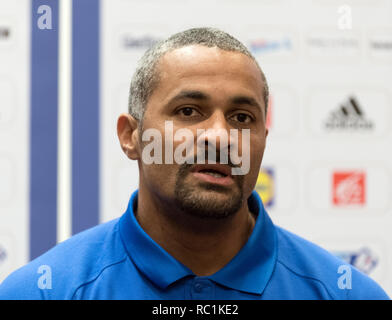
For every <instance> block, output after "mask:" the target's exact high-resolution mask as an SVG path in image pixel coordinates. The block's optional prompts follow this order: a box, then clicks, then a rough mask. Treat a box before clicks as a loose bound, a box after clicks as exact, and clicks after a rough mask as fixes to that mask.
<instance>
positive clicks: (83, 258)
mask: <svg viewBox="0 0 392 320" xmlns="http://www.w3.org/2000/svg"><path fill="white" fill-rule="evenodd" d="M137 195H138V193H137V191H135V192H134V193H133V194H132V196H131V199H130V201H129V204H128V208H127V211H126V212H125V213H124V214H123V216H122V217H121V218H118V219H115V220H112V221H110V222H107V223H104V224H101V225H99V226H96V227H94V228H91V229H89V230H87V231H84V232H82V233H80V234H78V235H75V236H73V237H72V238H70V239H68V240H66V241H64V242H62V243H60V244H58V245H57V246H55V247H54V248H52V249H51V250H49V251H48V252H46V253H45V254H43V255H42V256H40V257H38V258H37V259H35V260H33V261H31V262H30V263H29V264H27V265H26V266H24V267H22V268H20V269H18V270H17V271H15V272H13V273H12V274H11V275H10V276H9V277H8V278H6V279H5V280H4V281H3V283H2V284H1V285H0V299H146V300H147V299H198V300H199V299H211V300H212V299H223V300H226V299H255V300H262V299H389V298H388V296H387V295H386V293H385V292H384V291H383V290H382V289H381V288H380V287H379V286H378V285H377V284H376V283H375V282H374V281H373V280H371V279H370V278H369V277H367V276H366V275H364V274H362V273H361V272H359V271H358V270H357V269H355V268H354V267H349V266H347V265H346V263H345V262H343V261H342V260H339V259H338V258H337V257H335V256H333V255H331V254H330V253H328V252H327V251H325V250H323V249H321V248H320V247H318V246H316V245H315V244H312V243H310V242H308V241H306V240H304V239H302V238H300V237H298V236H296V235H294V234H292V233H290V232H288V231H286V230H284V229H282V228H280V227H277V226H275V225H274V224H273V223H272V221H271V219H270V217H269V216H268V214H267V212H266V211H265V209H264V207H263V204H262V202H261V199H260V197H259V196H258V194H257V193H256V192H253V193H252V195H251V197H250V198H249V199H248V205H249V208H250V210H251V211H252V212H254V213H255V214H256V215H257V219H256V224H255V227H254V229H253V231H252V234H251V236H250V237H249V239H248V241H247V243H246V244H245V245H244V247H243V248H242V249H241V250H240V252H238V254H237V255H236V256H235V257H234V258H233V259H232V260H231V261H230V262H229V263H228V264H227V265H226V266H225V267H223V268H222V269H221V270H219V271H218V272H216V273H215V274H213V275H211V276H202V277H199V276H196V275H195V274H194V273H193V272H192V271H191V270H190V269H189V268H187V267H186V266H184V265H183V264H182V263H180V262H179V261H177V260H176V259H175V258H173V257H172V256H171V255H170V254H169V253H167V252H166V251H165V250H164V249H163V248H162V247H160V246H159V245H158V244H157V243H156V242H155V241H154V240H152V239H151V238H150V236H149V235H148V234H147V233H145V232H144V230H143V229H142V228H141V227H140V225H139V224H138V222H137V220H136V218H135V216H134V208H136V206H137ZM342 265H343V266H345V267H344V268H343V270H345V273H346V274H345V273H344V272H343V273H342V272H341V270H342V269H340V272H339V268H340V267H341V266H342ZM342 276H344V277H345V279H343V281H342V278H340V277H342Z"/></svg>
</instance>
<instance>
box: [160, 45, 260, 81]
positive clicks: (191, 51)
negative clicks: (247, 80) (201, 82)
mask: <svg viewBox="0 0 392 320" xmlns="http://www.w3.org/2000/svg"><path fill="white" fill-rule="evenodd" d="M157 72H158V73H160V75H161V76H163V77H165V76H168V77H176V76H179V77H182V76H192V75H196V74H200V75H202V74H204V73H206V74H211V75H214V74H216V75H217V74H223V73H226V74H232V75H237V76H238V75H244V76H249V77H252V78H254V79H255V80H256V81H260V84H262V83H263V79H262V77H261V72H260V70H259V69H258V67H257V65H256V62H255V61H253V59H252V58H250V57H248V56H247V55H245V54H243V53H241V52H237V51H227V50H223V49H220V48H218V47H207V46H203V45H189V46H185V47H181V48H177V49H174V50H171V51H169V52H167V53H166V54H164V55H163V56H162V57H161V59H160V61H159V63H158V66H157Z"/></svg>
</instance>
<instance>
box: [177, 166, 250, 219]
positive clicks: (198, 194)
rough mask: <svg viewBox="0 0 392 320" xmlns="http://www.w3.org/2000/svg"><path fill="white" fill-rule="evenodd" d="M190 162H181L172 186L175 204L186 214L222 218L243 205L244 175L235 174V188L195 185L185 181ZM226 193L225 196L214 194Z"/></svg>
mask: <svg viewBox="0 0 392 320" xmlns="http://www.w3.org/2000/svg"><path fill="white" fill-rule="evenodd" d="M191 167H192V165H191V164H186V163H185V164H182V165H181V166H180V169H179V171H178V172H177V175H176V182H175V188H174V195H175V202H176V205H177V206H178V207H179V208H180V209H181V211H183V212H184V213H186V214H189V215H192V216H194V217H198V218H203V219H215V220H216V219H224V218H227V217H230V216H232V215H233V214H235V213H236V212H238V210H239V209H240V208H241V207H242V205H243V181H244V176H235V178H234V182H235V188H234V190H233V187H226V186H221V185H214V184H211V183H204V182H200V183H198V184H197V185H196V186H193V185H190V184H189V183H187V182H186V178H187V176H188V175H189V174H191V172H190V169H191ZM219 193H220V194H226V195H227V196H226V197H219V196H215V197H214V195H217V194H219Z"/></svg>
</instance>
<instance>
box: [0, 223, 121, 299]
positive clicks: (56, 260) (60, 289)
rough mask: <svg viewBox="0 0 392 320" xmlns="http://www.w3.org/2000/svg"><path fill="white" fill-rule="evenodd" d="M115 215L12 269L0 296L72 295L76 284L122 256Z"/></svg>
mask: <svg viewBox="0 0 392 320" xmlns="http://www.w3.org/2000/svg"><path fill="white" fill-rule="evenodd" d="M118 220H119V219H115V220H112V221H109V222H106V223H103V224H100V225H98V226H95V227H93V228H90V229H88V230H85V231H83V232H81V233H79V234H76V235H74V236H73V237H71V238H69V239H68V240H65V241H63V242H61V243H59V244H58V245H56V246H55V247H53V248H52V249H50V250H49V251H47V252H46V253H44V254H43V255H41V256H39V257H38V258H36V259H34V260H33V261H31V262H30V263H28V264H26V265H25V266H23V267H21V268H20V269H18V270H16V271H14V272H13V273H12V274H11V275H9V276H8V277H7V278H6V279H5V280H4V281H3V282H2V283H1V285H0V299H12V300H13V299H72V297H73V295H74V293H75V291H76V290H77V288H78V287H80V286H81V285H83V284H84V283H87V282H89V281H91V280H92V279H94V278H95V277H96V276H97V275H98V274H99V273H100V271H101V270H102V269H104V268H106V267H107V266H109V265H112V264H115V263H118V262H120V261H122V260H124V259H125V256H126V253H125V251H124V249H123V246H122V243H121V240H120V236H119V234H118Z"/></svg>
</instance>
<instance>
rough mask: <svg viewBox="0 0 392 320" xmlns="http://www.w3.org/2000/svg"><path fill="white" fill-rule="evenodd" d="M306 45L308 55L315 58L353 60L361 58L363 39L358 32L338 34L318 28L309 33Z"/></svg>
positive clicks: (305, 41)
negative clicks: (344, 58)
mask: <svg viewBox="0 0 392 320" xmlns="http://www.w3.org/2000/svg"><path fill="white" fill-rule="evenodd" d="M304 44H305V46H306V49H307V51H308V54H309V55H310V56H312V57H315V58H317V57H318V58H323V59H331V58H335V57H342V58H343V57H346V58H350V59H351V58H354V57H359V56H360V50H361V37H360V34H359V33H356V32H350V31H345V32H336V31H334V30H330V29H322V28H321V29H317V28H316V29H314V30H313V29H312V30H311V31H310V32H309V33H308V35H307V36H306V38H305V40H304ZM350 61H351V60H350ZM334 62H335V61H334Z"/></svg>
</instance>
